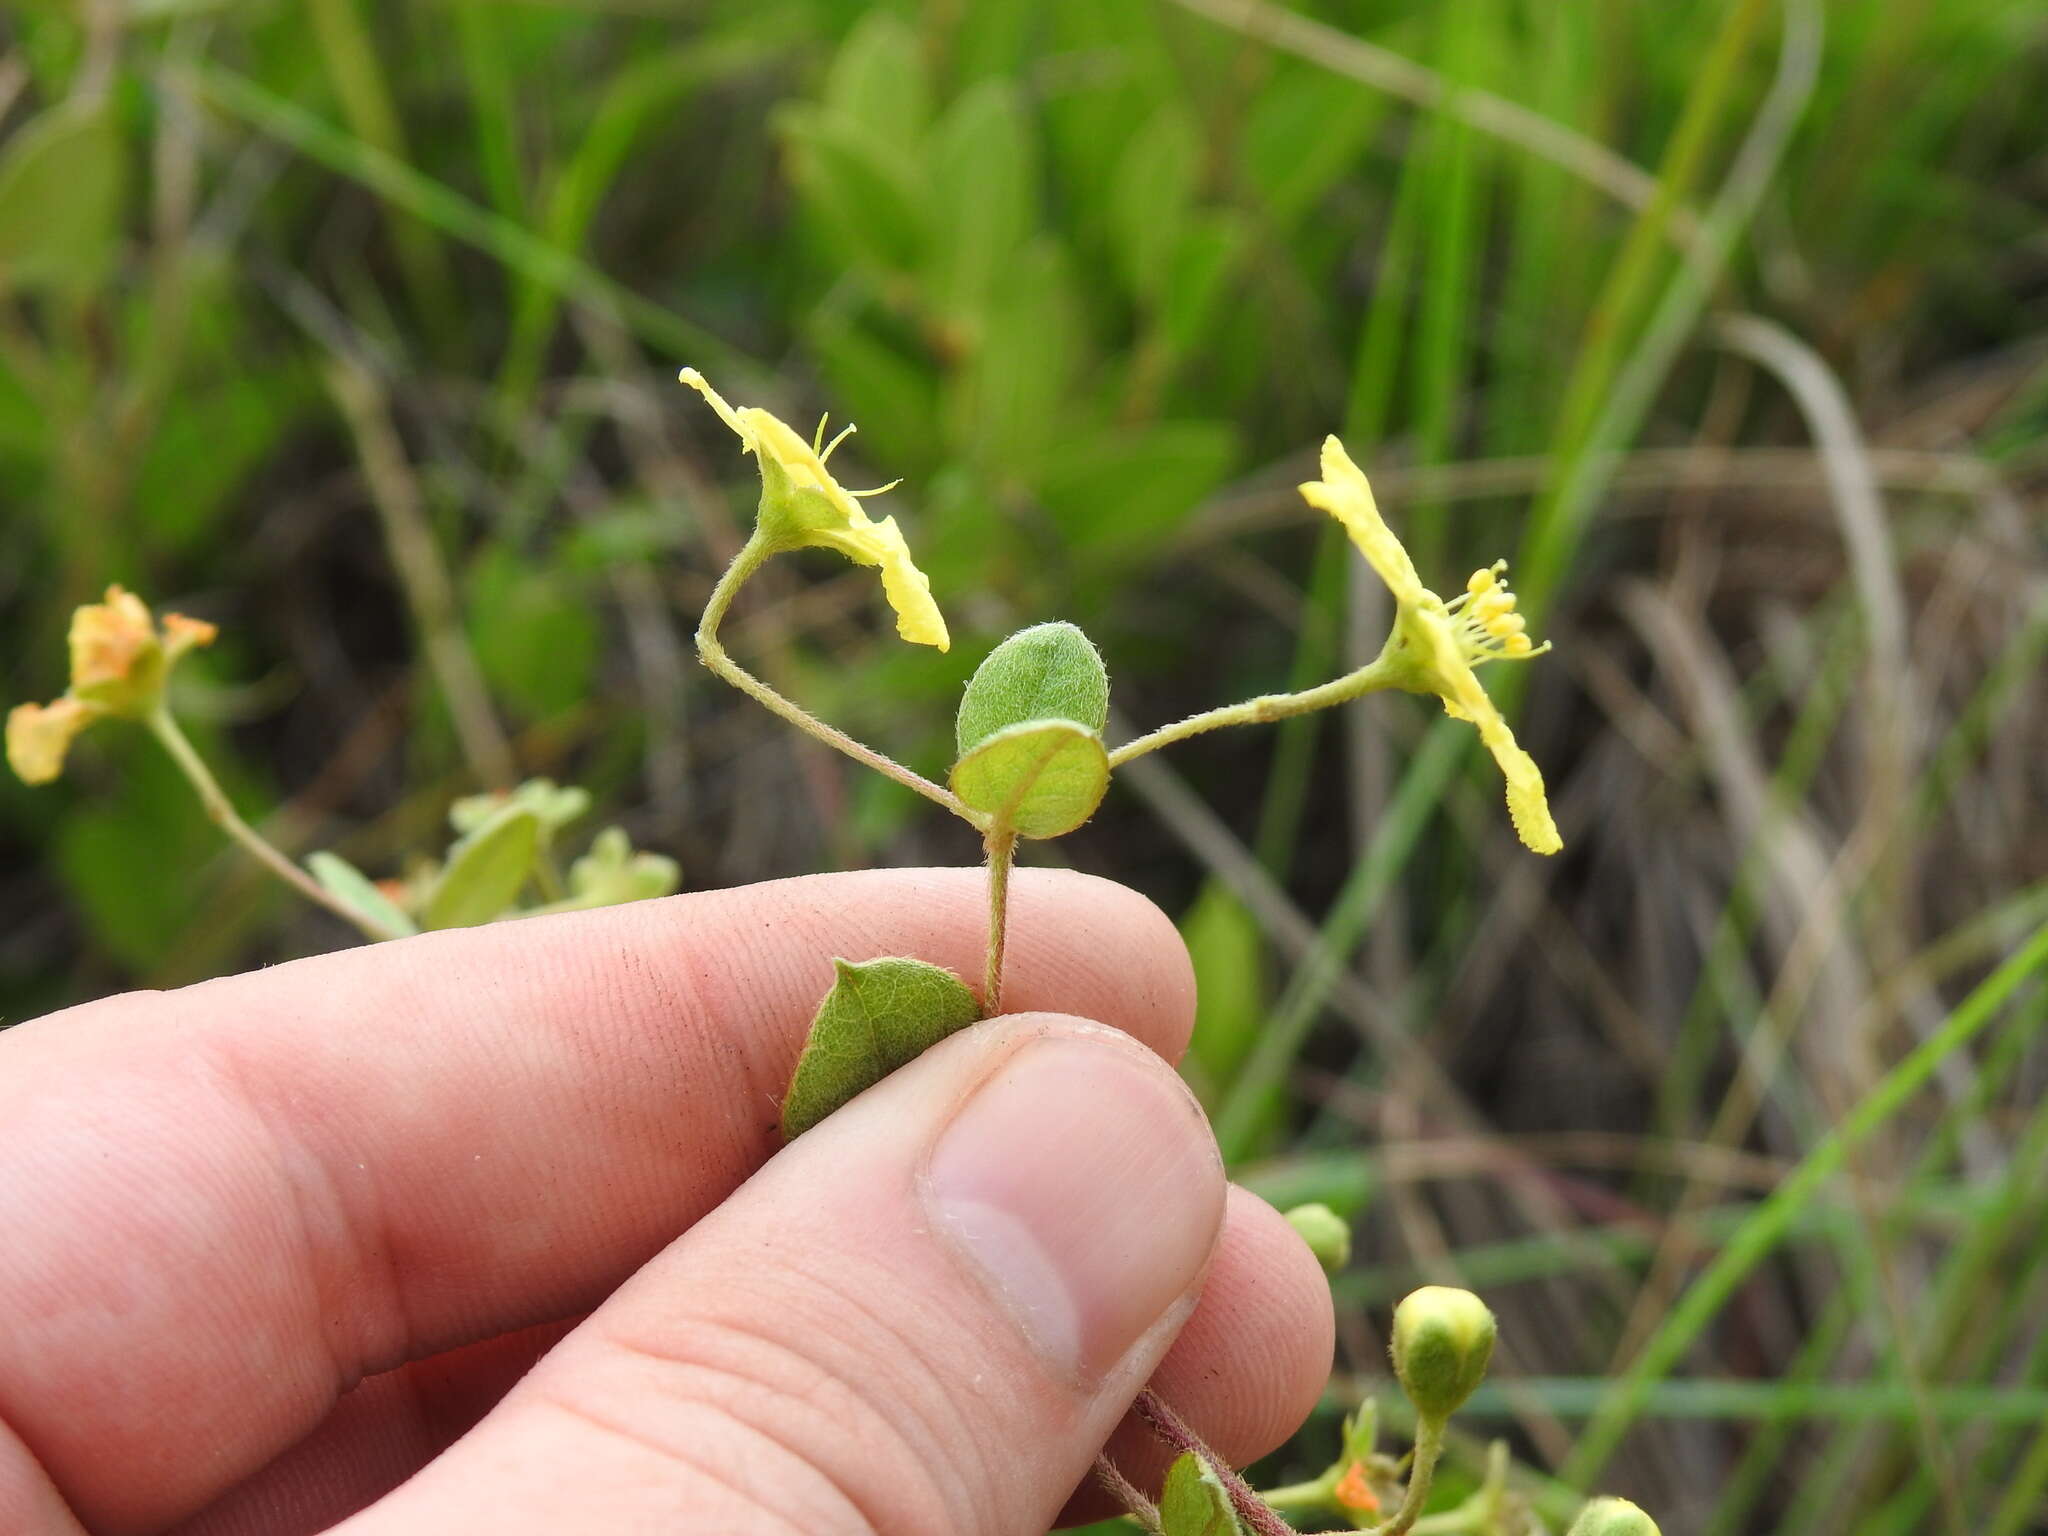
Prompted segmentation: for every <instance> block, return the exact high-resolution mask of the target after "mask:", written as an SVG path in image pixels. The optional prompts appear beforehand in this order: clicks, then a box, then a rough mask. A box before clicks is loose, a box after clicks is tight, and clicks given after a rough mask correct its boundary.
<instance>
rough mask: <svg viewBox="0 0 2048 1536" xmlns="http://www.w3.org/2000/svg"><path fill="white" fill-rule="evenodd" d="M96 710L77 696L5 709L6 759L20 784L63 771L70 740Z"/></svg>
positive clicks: (44, 779)
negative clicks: (52, 702)
mask: <svg viewBox="0 0 2048 1536" xmlns="http://www.w3.org/2000/svg"><path fill="white" fill-rule="evenodd" d="M96 714H97V711H95V710H94V709H92V708H91V706H89V705H87V704H84V703H82V702H80V701H79V700H77V699H72V698H63V699H58V700H57V701H56V702H55V703H54V704H17V705H15V706H14V708H13V709H11V710H9V711H8V713H7V761H8V763H9V764H10V765H12V767H13V769H14V771H15V772H16V773H17V774H19V775H20V776H21V782H22V783H24V784H47V783H49V782H50V781H51V780H52V779H54V778H56V777H57V775H58V774H60V773H62V772H63V771H64V754H65V753H67V752H69V751H70V750H71V741H72V738H73V737H75V736H76V735H77V734H78V733H79V732H80V731H82V730H84V729H85V728H86V727H87V726H88V725H91V724H92V722H93V720H94V718H95V716H96Z"/></svg>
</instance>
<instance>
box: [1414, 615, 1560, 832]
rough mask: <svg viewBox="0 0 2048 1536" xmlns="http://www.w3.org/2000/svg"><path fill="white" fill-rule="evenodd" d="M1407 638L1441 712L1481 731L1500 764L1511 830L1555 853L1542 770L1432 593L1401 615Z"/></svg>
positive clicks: (1494, 758) (1555, 824)
mask: <svg viewBox="0 0 2048 1536" xmlns="http://www.w3.org/2000/svg"><path fill="white" fill-rule="evenodd" d="M1403 623H1404V627H1405V628H1406V630H1407V633H1408V635H1409V638H1410V642H1411V643H1412V644H1414V645H1416V646H1417V647H1418V648H1420V649H1422V650H1423V651H1424V652H1425V653H1426V654H1425V657H1424V658H1423V660H1424V671H1425V673H1426V674H1427V676H1428V681H1429V683H1430V685H1431V686H1432V687H1434V688H1435V690H1436V694H1437V697H1438V698H1440V699H1442V700H1443V705H1444V713H1445V714H1447V715H1449V716H1450V717H1451V718H1452V719H1454V720H1464V721H1467V722H1469V723H1470V724H1471V725H1473V726H1475V727H1476V728H1477V729H1478V731H1479V739H1480V740H1481V741H1482V742H1484V743H1485V744H1486V749H1487V750H1488V751H1489V752H1491V753H1492V754H1493V760H1494V761H1495V762H1496V763H1498V764H1500V771H1501V777H1502V778H1504V779H1505V780H1507V792H1508V816H1509V818H1510V819H1512V820H1513V822H1514V824H1515V833H1516V835H1517V836H1518V837H1520V838H1521V839H1522V841H1523V842H1524V843H1525V844H1527V845H1528V846H1529V847H1530V848H1531V849H1533V850H1534V851H1535V852H1537V853H1556V852H1557V851H1558V850H1560V849H1561V848H1563V847H1564V839H1563V838H1562V837H1560V836H1559V835H1558V831H1557V823H1556V822H1555V821H1553V820H1552V819H1551V815H1550V802H1549V800H1548V799H1547V798H1546V797H1545V795H1544V793H1543V772H1542V770H1541V769H1539V768H1538V767H1537V766H1536V761H1535V759H1534V758H1532V757H1530V756H1529V754H1528V753H1527V752H1525V751H1523V750H1522V748H1521V745H1520V744H1519V743H1518V742H1517V741H1516V740H1515V733H1514V732H1513V731H1512V730H1510V729H1509V728H1508V723H1507V721H1505V720H1504V719H1502V718H1501V713H1500V711H1499V710H1498V709H1496V708H1495V707H1494V703H1493V700H1492V699H1491V698H1490V697H1489V696H1488V695H1487V692H1486V689H1485V688H1484V687H1482V686H1481V685H1480V682H1479V678H1478V675H1477V674H1476V673H1474V672H1473V670H1472V667H1471V664H1470V663H1469V662H1468V661H1467V660H1466V659H1465V655H1464V653H1463V652H1462V651H1461V650H1460V649H1459V648H1458V641H1457V636H1456V634H1455V632H1454V631H1453V629H1452V625H1451V620H1450V619H1449V617H1448V616H1446V615H1445V613H1444V612H1443V605H1442V604H1441V603H1439V602H1436V601H1435V600H1434V599H1432V600H1431V601H1430V602H1429V603H1426V604H1424V605H1423V607H1422V608H1420V609H1418V610H1417V611H1415V612H1413V613H1411V614H1406V615H1404V616H1403Z"/></svg>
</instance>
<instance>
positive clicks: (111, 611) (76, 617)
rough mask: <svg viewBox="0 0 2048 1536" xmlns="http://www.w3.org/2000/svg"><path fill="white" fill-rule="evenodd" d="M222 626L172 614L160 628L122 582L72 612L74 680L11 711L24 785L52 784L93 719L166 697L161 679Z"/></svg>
mask: <svg viewBox="0 0 2048 1536" xmlns="http://www.w3.org/2000/svg"><path fill="white" fill-rule="evenodd" d="M218 633H219V631H218V630H216V629H215V628H214V626H213V625H211V624H208V623H206V622H205V621H204V620H202V619H188V618H186V617H185V615H184V614H182V613H167V614H165V615H164V617H163V627H162V629H161V630H159V629H158V627H157V622H156V620H155V619H154V618H152V617H151V615H150V611H149V605H148V604H146V603H144V602H143V601H142V599H141V598H139V597H137V596H136V595H135V594H134V593H133V592H129V591H127V590H125V589H124V588H122V587H119V586H112V587H108V588H107V596H106V600H105V601H104V602H98V603H86V604H84V605H83V606H82V607H80V608H79V609H77V611H75V612H74V613H73V614H72V615H71V639H70V644H71V686H70V687H69V688H68V689H66V690H65V692H64V695H63V697H61V698H59V699H57V700H55V701H54V702H52V703H49V704H17V705H16V706H15V707H14V708H13V709H12V710H10V711H9V712H8V715H7V761H8V762H9V763H10V764H11V765H12V766H13V768H14V771H15V772H16V773H17V774H19V775H20V776H21V780H22V782H23V783H25V784H47V783H49V782H50V781H51V780H52V779H54V778H56V777H57V776H58V775H59V774H60V773H62V772H63V771H64V756H65V754H66V753H67V752H69V751H70V750H71V743H72V741H73V739H74V738H75V737H76V736H77V735H78V733H79V732H80V731H82V730H84V729H85V728H86V727H87V726H89V725H91V724H92V723H93V722H94V721H95V720H99V719H103V718H106V717H108V716H113V715H119V716H123V717H126V718H128V719H139V718H141V717H142V716H144V715H147V714H148V713H149V712H150V711H151V710H153V709H155V708H157V707H158V706H159V705H160V704H161V703H162V701H163V693H164V681H165V679H166V678H167V677H169V675H170V670H171V667H172V666H173V665H174V664H175V663H176V662H177V660H178V658H179V657H180V656H183V655H184V654H185V653H186V652H187V651H190V650H193V649H195V648H197V647H199V646H202V645H211V644H212V643H213V641H214V638H215V636H216V635H217V634H218Z"/></svg>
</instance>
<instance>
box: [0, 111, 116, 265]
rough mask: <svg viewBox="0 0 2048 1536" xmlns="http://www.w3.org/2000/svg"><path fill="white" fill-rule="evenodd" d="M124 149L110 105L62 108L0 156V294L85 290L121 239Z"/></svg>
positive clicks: (31, 127)
mask: <svg viewBox="0 0 2048 1536" xmlns="http://www.w3.org/2000/svg"><path fill="white" fill-rule="evenodd" d="M125 152H126V151H125V146H123V144H122V143H121V131H120V126H119V125H118V124H117V123H116V122H115V121H114V111H113V105H112V103H111V102H110V101H107V100H104V99H102V100H99V101H92V102H66V103H65V104H63V105H62V106H58V107H53V108H51V109H50V110H49V111H47V112H45V113H43V114H42V116H40V117H38V118H36V119H35V120H34V121H33V122H31V123H30V124H29V125H28V126H27V127H26V128H23V129H22V130H21V131H20V132H19V133H17V134H15V135H14V136H13V137H12V139H10V140H9V141H8V144H7V146H6V150H5V154H4V156H0V292H5V291H7V290H8V289H10V288H29V287H44V288H57V289H62V290H64V291H66V292H72V293H76V292H82V291H84V290H87V289H90V288H91V287H92V286H93V285H94V284H95V283H97V282H98V281H99V280H100V279H101V278H102V277H104V276H105V275H106V272H107V269H108V268H109V267H110V266H112V265H113V260H114V251H115V246H116V242H117V241H118V240H119V238H120V233H121V194H122V188H123V184H124V182H125V181H126V179H127V177H126V171H127V165H126V160H125V158H124V157H125Z"/></svg>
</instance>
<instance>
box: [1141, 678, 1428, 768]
mask: <svg viewBox="0 0 2048 1536" xmlns="http://www.w3.org/2000/svg"><path fill="white" fill-rule="evenodd" d="M1397 675H1398V674H1397V669H1396V668H1395V667H1393V666H1392V665H1391V664H1389V663H1388V661H1387V656H1386V653H1385V652H1384V651H1383V652H1381V653H1380V655H1379V656H1378V658H1377V659H1375V660H1373V661H1370V662H1368V663H1367V664H1366V665H1364V666H1362V667H1360V668H1359V669H1358V670H1357V671H1356V672H1347V673H1345V674H1344V676H1342V677H1340V678H1336V679H1334V680H1333V681H1331V682H1327V683H1322V684H1320V685H1318V686H1317V687H1314V688H1309V689H1306V690H1304V691H1303V692H1301V693H1268V694H1262V695H1260V696H1259V697H1258V698H1256V699H1246V700H1245V701H1244V702H1243V703H1241V704H1226V705H1224V706H1223V707H1222V708H1220V709H1211V710H1207V711H1205V712H1203V713H1202V714H1199V715H1190V716H1188V718H1187V719H1185V720H1179V721H1176V722H1175V723H1174V724H1172V725H1162V726H1161V727H1160V728H1159V729H1158V730H1156V731H1153V732H1152V733H1151V734H1150V735H1147V736H1140V737H1139V738H1138V739H1137V740H1136V741H1127V742H1125V743H1124V744H1123V745H1122V746H1120V747H1118V748H1117V749H1116V750H1115V751H1114V752H1112V753H1110V754H1109V766H1110V767H1112V768H1119V767H1122V766H1123V765H1124V764H1125V763H1128V762H1129V761H1130V760H1131V759H1132V758H1134V757H1143V756H1144V755H1145V754H1146V753H1147V752H1152V751H1156V750H1157V749H1159V748H1160V747H1166V746H1171V745H1172V744H1173V743H1174V742H1176V741H1185V740H1187V738H1188V737H1190V736H1199V735H1201V734H1202V732H1204V731H1214V730H1220V729H1222V728H1223V727H1224V726H1227V725H1263V724H1265V723H1266V722H1268V721H1271V720H1285V719H1286V718H1287V717H1288V716H1289V715H1305V714H1307V713H1308V712H1309V711H1311V710H1316V709H1328V708H1330V707H1331V706H1332V705H1334V704H1348V703H1349V702H1350V701H1351V700H1353V699H1356V698H1361V697H1363V696H1364V695H1365V694H1368V693H1374V692H1377V691H1378V690H1380V689H1382V688H1394V687H1398V686H1399V684H1398V683H1397V682H1396V681H1395V678H1396V676H1397Z"/></svg>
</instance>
